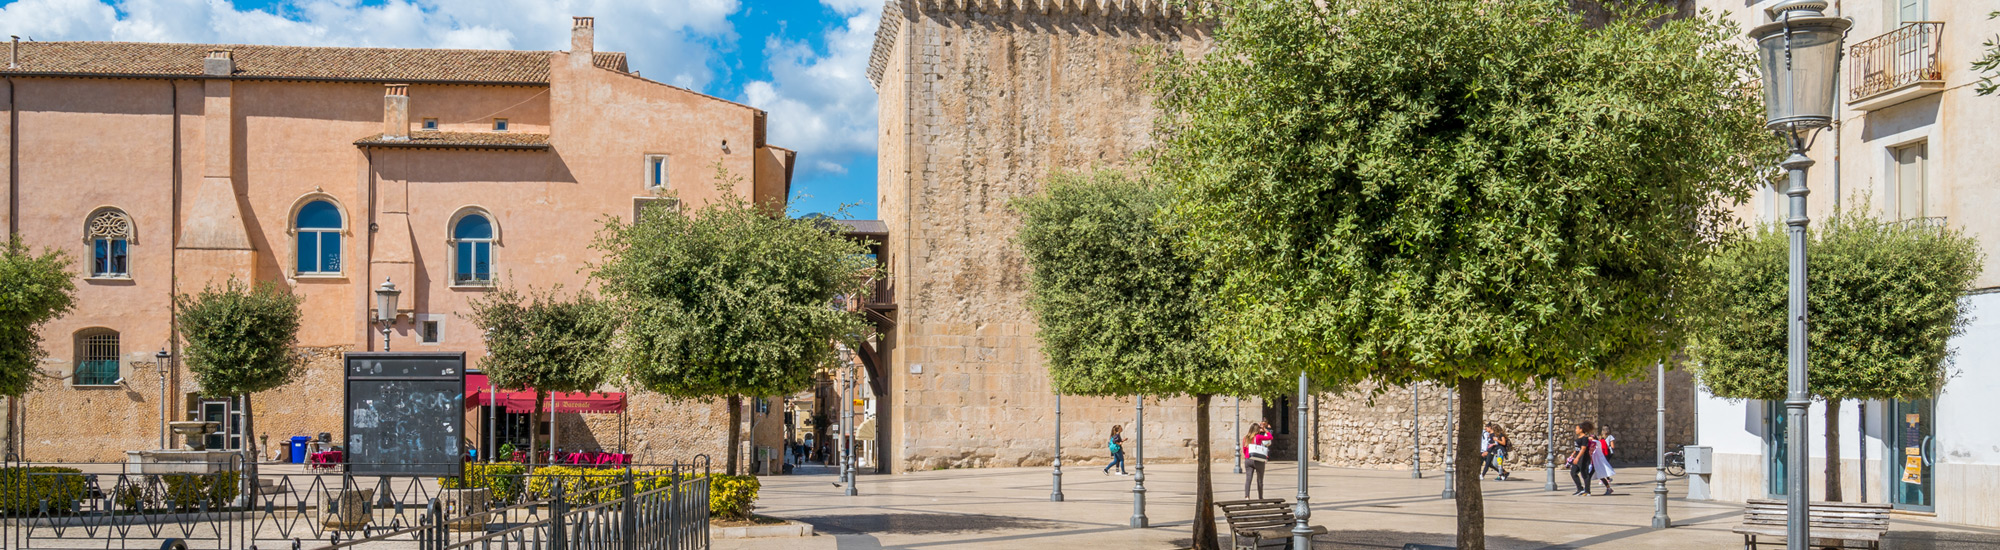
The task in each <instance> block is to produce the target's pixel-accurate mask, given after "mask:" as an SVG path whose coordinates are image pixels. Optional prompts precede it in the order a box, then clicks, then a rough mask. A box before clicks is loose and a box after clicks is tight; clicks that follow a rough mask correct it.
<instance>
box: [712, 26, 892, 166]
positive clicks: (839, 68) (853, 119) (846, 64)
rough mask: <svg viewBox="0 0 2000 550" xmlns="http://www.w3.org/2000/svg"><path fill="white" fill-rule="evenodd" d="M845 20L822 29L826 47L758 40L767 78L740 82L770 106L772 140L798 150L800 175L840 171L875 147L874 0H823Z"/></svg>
mask: <svg viewBox="0 0 2000 550" xmlns="http://www.w3.org/2000/svg"><path fill="white" fill-rule="evenodd" d="M821 3H823V4H825V5H826V6H827V7H829V8H833V9H834V10H836V11H837V12H838V13H840V14H841V15H842V16H843V17H845V19H844V20H843V21H842V22H841V25H840V26H839V27H836V28H831V29H828V30H827V31H826V32H825V39H826V48H825V51H824V52H823V53H822V52H819V51H815V50H814V49H813V48H812V46H811V45H810V44H808V43H805V42H796V41H787V40H782V39H776V38H773V39H772V40H770V41H769V42H767V43H766V44H765V46H764V55H765V58H766V61H765V63H766V66H767V68H769V69H770V72H771V80H768V81H751V82H749V83H746V84H745V85H744V86H743V101H744V102H745V103H749V104H750V105H753V106H756V107H758V108H760V109H764V110H766V111H769V112H770V113H771V117H770V132H771V135H770V141H771V143H772V144H775V145H779V146H783V147H792V148H795V149H798V150H799V151H800V152H799V155H800V156H801V157H802V158H801V159H800V164H801V165H803V166H804V167H806V168H807V169H806V170H805V171H803V172H804V173H803V174H801V175H802V176H811V175H814V174H815V173H818V174H827V175H841V174H845V173H847V168H846V167H845V166H843V165H842V164H840V163H841V162H842V161H846V160H848V159H852V158H853V157H854V156H856V155H858V154H867V155H871V156H872V155H873V154H874V153H875V145H876V140H875V119H876V116H875V90H874V88H873V87H871V86H870V85H869V84H868V56H869V54H870V53H872V52H873V50H874V46H875V25H876V24H877V23H878V22H879V21H880V20H881V13H882V2H881V1H880V0H821Z"/></svg>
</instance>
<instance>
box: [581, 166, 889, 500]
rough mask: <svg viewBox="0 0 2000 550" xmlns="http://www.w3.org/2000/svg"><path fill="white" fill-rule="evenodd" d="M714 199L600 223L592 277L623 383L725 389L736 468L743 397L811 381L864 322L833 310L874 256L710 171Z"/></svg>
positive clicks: (709, 393) (671, 391)
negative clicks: (606, 309)
mask: <svg viewBox="0 0 2000 550" xmlns="http://www.w3.org/2000/svg"><path fill="white" fill-rule="evenodd" d="M717 183H718V184H719V189H722V190H724V193H722V194H723V197H722V198H718V199H715V200H713V201H711V202H710V203H709V204H708V205H706V206H704V207H702V208H701V209H699V210H693V211H689V210H682V209H679V208H674V207H668V206H655V207H649V208H647V209H645V210H644V211H643V212H642V213H641V214H640V216H639V218H638V219H637V220H636V221H634V222H633V223H630V224H626V223H622V222H620V221H618V220H611V221H609V222H607V225H606V226H605V229H604V231H603V232H602V233H600V235H599V238H598V240H597V243H596V245H595V246H596V247H597V249H599V250H601V251H603V252H604V253H605V259H604V260H603V262H602V263H600V264H599V265H597V266H595V267H596V270H595V272H594V273H593V276H594V277H595V278H596V280H598V281H600V282H602V283H603V288H604V291H605V293H606V294H607V295H608V296H609V297H610V298H611V299H612V301H613V302H614V303H615V304H616V309H617V312H618V314H619V315H621V316H623V317H624V323H625V324H624V329H623V330H622V331H621V332H620V336H619V338H618V345H617V346H616V349H617V353H616V355H615V357H614V358H613V362H614V363H615V364H616V365H617V369H618V371H619V372H620V373H621V374H622V376H624V377H625V379H626V380H627V381H629V382H630V383H632V384H634V385H636V386H638V387H641V388H645V389H647V390H650V391H653V392H657V393H661V394H664V395H667V396H669V397H678V398H711V397H718V396H721V397H725V398H726V400H727V402H728V406H729V428H728V433H729V435H728V445H729V449H728V451H727V453H728V461H729V462H728V466H727V472H728V473H729V474H730V475H735V474H736V467H737V462H739V459H738V457H737V454H738V450H737V447H738V446H739V445H738V441H739V440H740V439H739V438H740V437H741V436H742V434H741V432H740V430H741V428H740V427H739V426H740V425H741V419H740V415H741V414H742V399H743V396H745V395H750V396H756V397H763V396H771V395H779V394H785V393H791V392H795V391H799V390H803V389H806V388H808V387H811V386H812V383H813V375H814V373H815V372H817V371H818V369H819V368H820V367H822V366H825V365H828V364H832V363H833V362H834V361H835V360H836V358H835V356H834V349H833V343H834V342H835V341H848V342H850V343H852V342H858V341H859V340H860V339H862V337H863V336H862V335H863V331H864V330H867V328H868V326H867V323H866V322H865V321H864V320H863V319H862V317H861V316H860V314H859V313H858V312H854V311H849V310H847V309H845V308H841V307H839V302H841V301H842V299H843V298H844V297H853V296H861V295H865V294H866V293H867V292H868V290H869V289H870V286H869V285H868V283H867V280H866V278H865V277H866V270H868V269H870V268H871V267H872V266H873V265H874V262H873V261H872V260H870V259H869V258H868V257H867V256H866V254H867V253H868V252H867V249H866V248H864V247H863V246H862V245H861V244H860V243H857V242H853V241H850V240H848V239H846V238H844V237H842V236H841V235H838V234H836V233H834V232H832V231H829V230H828V228H826V227H823V226H822V225H821V224H820V223H817V222H815V221H814V220H809V219H795V218H786V217H784V216H783V214H782V213H783V211H784V208H782V207H779V206H777V205H760V204H755V203H753V202H751V201H749V200H747V199H744V198H741V197H737V196H735V195H733V194H731V193H729V192H728V190H729V189H734V188H736V187H735V186H734V185H731V179H730V178H729V176H728V175H727V174H726V173H723V172H722V171H721V170H720V169H718V174H717Z"/></svg>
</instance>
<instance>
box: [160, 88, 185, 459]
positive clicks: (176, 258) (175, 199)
mask: <svg viewBox="0 0 2000 550" xmlns="http://www.w3.org/2000/svg"><path fill="white" fill-rule="evenodd" d="M167 97H168V99H167V105H168V106H169V107H170V110H169V111H170V113H171V114H172V116H170V117H169V118H170V120H172V123H171V126H172V132H173V134H174V135H173V136H171V138H170V139H169V140H168V141H170V142H172V143H173V152H172V155H173V159H172V162H171V164H172V166H173V176H172V186H173V188H172V189H170V190H169V193H168V195H169V199H170V200H169V202H170V203H171V204H172V210H171V212H170V213H169V214H168V220H167V223H169V224H171V225H170V229H171V230H170V231H168V232H167V233H168V236H167V239H168V241H167V243H168V244H167V252H168V254H167V303H168V304H169V305H170V306H171V304H173V300H174V292H177V291H179V290H180V285H181V282H180V275H181V273H180V257H181V253H180V248H181V82H180V81H179V80H168V81H167ZM180 330H181V329H180V312H179V310H177V309H176V308H174V307H168V308H167V354H168V355H167V356H168V357H169V358H173V359H178V358H180V356H181V333H180ZM166 367H167V369H168V370H167V371H165V374H164V375H163V378H161V380H160V423H161V424H160V440H161V441H165V442H166V443H165V444H162V445H161V446H160V448H161V449H163V450H164V449H171V448H173V447H172V445H173V438H171V437H168V436H167V435H166V434H167V428H166V422H168V421H169V420H168V418H169V415H170V412H169V411H171V410H173V409H170V408H169V407H172V406H174V405H172V404H171V403H170V402H169V401H168V400H169V399H170V396H172V395H175V394H178V393H180V392H178V391H172V392H170V391H167V388H169V387H172V388H179V387H180V383H181V373H180V362H179V361H173V362H170V363H168V364H167V365H166ZM169 375H170V376H169Z"/></svg>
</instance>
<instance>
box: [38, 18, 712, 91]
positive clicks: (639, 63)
mask: <svg viewBox="0 0 2000 550" xmlns="http://www.w3.org/2000/svg"><path fill="white" fill-rule="evenodd" d="M738 8H739V4H738V0H679V1H658V0H386V1H384V2H381V3H377V4H372V5H371V4H364V3H362V2H360V1H358V0H283V1H281V2H279V3H278V4H277V5H276V6H275V7H274V8H272V9H270V10H254V9H253V10H239V9H236V8H235V7H234V6H232V5H231V4H230V3H229V2H228V1H227V0H110V1H109V2H100V1H97V0H20V1H18V2H15V3H13V4H10V5H7V6H5V7H0V34H17V35H21V36H22V37H24V38H33V39H37V40H117V41H136V42H197V43H242V44H276V45H299V46H378V47H406V48H408V47H429V48H469V49H523V50H563V49H568V48H569V28H570V19H569V18H570V16H573V15H590V16H595V17H596V18H597V35H596V40H597V44H596V45H597V49H598V50H600V51H623V52H628V53H630V54H631V56H630V58H629V59H630V60H631V63H632V68H633V69H636V70H639V71H641V72H642V73H643V74H645V76H646V77H648V78H652V79H655V80H660V81H663V82H668V83H672V84H675V85H679V86H684V87H688V88H695V89H700V88H701V87H702V86H705V85H707V84H708V82H709V81H710V80H711V79H713V78H714V77H715V74H714V72H713V71H712V70H711V69H710V68H709V63H710V62H711V61H712V59H713V57H714V48H713V47H712V46H711V45H712V44H715V43H721V42H728V41H731V40H734V38H735V31H734V29H733V28H732V27H731V25H730V24H729V20H728V16H729V15H730V14H732V13H735V12H736V11H737V9H738Z"/></svg>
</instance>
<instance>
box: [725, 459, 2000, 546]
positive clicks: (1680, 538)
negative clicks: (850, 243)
mask: <svg viewBox="0 0 2000 550" xmlns="http://www.w3.org/2000/svg"><path fill="white" fill-rule="evenodd" d="M1545 472H1546V470H1530V471H1521V472H1516V474H1517V478H1518V479H1517V480H1515V481H1492V480H1488V481H1486V482H1485V487H1486V507H1487V523H1486V532H1487V536H1488V548H1492V549H1495V550H1503V549H1506V550H1511V549H1527V548H1604V549H1611V548H1638V549H1648V548H1673V549H1687V548H1741V547H1742V538H1741V537H1739V536H1737V535H1734V534H1732V533H1730V532H1729V528H1730V527H1731V526H1734V525H1735V524H1736V523H1737V521H1738V520H1739V519H1740V517H1741V514H1742V509H1741V508H1740V507H1739V506H1736V505H1730V504H1723V503H1708V502H1688V501H1686V500H1683V499H1682V498H1680V495H1682V494H1684V491H1685V490H1686V485H1687V484H1686V481H1685V480H1684V479H1681V478H1672V479H1671V481H1669V482H1668V488H1669V490H1670V491H1671V493H1670V494H1671V495H1672V496H1673V498H1671V499H1670V500H1669V501H1668V513H1669V516H1670V517H1672V518H1673V520H1674V523H1675V525H1676V527H1675V528H1673V529H1669V530H1665V531H1655V530H1653V529H1652V528H1651V524H1652V514H1653V494H1652V476H1653V470H1652V469H1650V468H1637V467H1635V468H1630V469H1627V470H1625V472H1626V475H1624V476H1620V477H1619V479H1618V481H1620V482H1623V483H1620V484H1618V485H1617V486H1616V491H1617V494H1615V495H1613V496H1596V497H1573V496H1570V489H1569V480H1568V479H1567V475H1566V474H1565V476H1564V477H1563V478H1562V479H1559V481H1560V482H1561V485H1562V486H1563V490H1561V491H1545V490H1543V483H1544V481H1545V480H1546V475H1547V474H1546V473H1545ZM1146 473H1147V476H1146V489H1147V498H1146V502H1147V507H1146V512H1147V516H1148V517H1149V518H1150V519H1151V520H1152V521H1151V523H1152V525H1153V527H1152V528H1150V529H1132V528H1130V527H1128V524H1129V521H1130V519H1131V517H1132V478H1130V477H1117V476H1105V475H1104V474H1102V473H1100V471H1099V470H1098V467H1093V466H1079V467H1073V468H1065V469H1064V476H1063V478H1064V482H1063V494H1064V497H1065V501H1064V502H1059V503H1058V502H1049V477H1050V476H1049V469H1048V468H1006V469H979V470H939V471H931V472H919V473H912V474H905V475H895V476H862V478H861V484H860V486H859V487H858V489H859V491H860V493H861V494H860V495H858V496H853V497H847V496H842V495H841V489H840V488H838V487H835V486H833V485H832V482H833V481H834V480H835V477H834V476H832V475H796V476H773V477H765V478H763V483H764V489H763V492H762V495H761V498H760V500H759V506H760V507H759V509H758V512H759V513H762V514H766V515H772V516H777V517H783V518H789V519H798V520H803V521H806V522H808V523H812V524H813V525H814V526H815V528H816V530H817V532H818V533H819V535H817V536H814V537H811V538H806V539H798V538H791V539H739V540H720V539H718V540H716V541H715V548H718V549H738V548H742V549H750V548H759V549H761V548H806V549H840V550H848V549H867V548H913V549H914V548H953V549H958V548H974V549H977V548H995V549H999V548H1008V549H1014V548H1076V549H1086V548H1088V549H1097V548H1185V547H1188V546H1190V545H1191V544H1192V542H1191V539H1190V538H1189V529H1190V528H1189V522H1190V520H1191V519H1192V517H1193V514H1194V510H1193V507H1194V466H1193V465H1187V464H1177V465H1162V466H1148V467H1147V468H1146ZM1310 473H1311V475H1312V479H1311V489H1312V504H1313V516H1312V523H1313V524H1315V525H1323V526H1326V527H1327V528H1328V529H1329V530H1331V532H1330V533H1328V534H1326V535H1322V536H1320V537H1318V538H1316V539H1315V544H1314V548H1317V549H1322V550H1324V549H1334V548H1338V549H1376V548H1402V547H1403V545H1404V544H1406V543H1419V544H1436V545H1448V544H1451V542H1452V540H1453V539H1452V535H1451V534H1452V533H1453V532H1454V530H1455V527H1454V525H1455V523H1454V521H1455V515H1454V512H1453V507H1452V502H1451V501H1449V500H1444V499H1442V498H1439V496H1440V493H1441V492H1442V491H1443V489H1444V476H1443V473H1442V472H1435V471H1427V472H1426V476H1425V479H1421V480H1418V479H1411V478H1410V474H1409V472H1408V471H1400V470H1355V469H1343V468H1330V467H1315V468H1313V469H1312V471H1311V472H1310ZM1268 476H1269V479H1268V480H1267V485H1266V486H1265V495H1266V496H1268V497H1271V498H1285V499H1288V500H1289V499H1292V498H1293V497H1294V496H1295V495H1296V494H1297V490H1296V484H1295V480H1296V479H1297V470H1296V469H1295V468H1294V467H1293V465H1292V464H1291V463H1273V464H1271V467H1270V471H1269V472H1268ZM1215 483H1216V498H1217V499H1218V500H1229V499H1234V498H1239V497H1241V496H1242V494H1243V493H1242V489H1243V478H1242V476H1240V475H1237V474H1234V473H1232V472H1231V465H1229V464H1219V465H1217V466H1216V468H1215ZM1599 490H1602V486H1599ZM1219 519H1220V518H1218V520H1219ZM1891 536H1892V539H1891V542H1889V543H1887V544H1885V545H1884V548H1889V549H1895V548H1922V549H1940V550H1944V549H1968V550H1969V549H1974V548H1984V549H1992V548H2000V529H1981V528H1963V527H1952V526H1945V525H1940V524H1936V523H1931V522H1926V521H1923V518H1921V517H1916V516H1902V515H1899V516H1897V518H1896V523H1895V526H1894V527H1893V528H1892V530H1891ZM1224 544H1227V541H1226V540H1225V541H1224Z"/></svg>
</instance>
